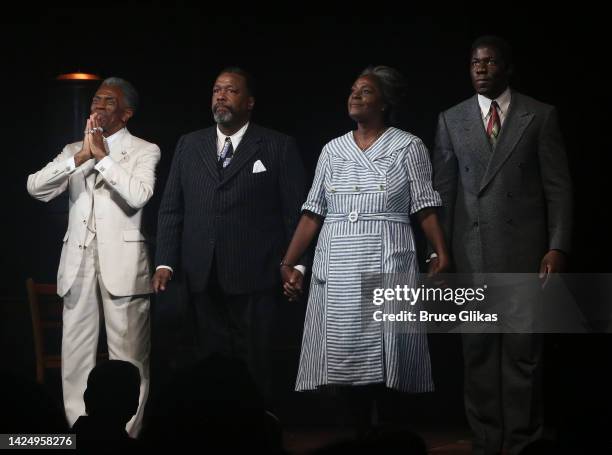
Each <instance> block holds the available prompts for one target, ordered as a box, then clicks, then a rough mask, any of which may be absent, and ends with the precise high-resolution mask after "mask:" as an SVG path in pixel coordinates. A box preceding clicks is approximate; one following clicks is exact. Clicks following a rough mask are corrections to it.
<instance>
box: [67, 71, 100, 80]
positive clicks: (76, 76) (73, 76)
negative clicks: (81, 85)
mask: <svg viewBox="0 0 612 455" xmlns="http://www.w3.org/2000/svg"><path fill="white" fill-rule="evenodd" d="M56 79H57V80H63V81H65V80H81V81H99V80H101V79H102V78H101V77H100V76H97V75H95V74H89V73H67V74H60V75H59V76H57V77H56Z"/></svg>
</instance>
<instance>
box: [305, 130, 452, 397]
mask: <svg viewBox="0 0 612 455" xmlns="http://www.w3.org/2000/svg"><path fill="white" fill-rule="evenodd" d="M441 203H442V202H441V199H440V196H439V195H438V193H437V192H435V191H434V190H433V187H432V183H431V163H430V161H429V154H428V152H427V149H426V147H425V145H424V144H423V142H422V141H421V140H420V139H419V138H418V137H416V136H413V135H412V134H410V133H407V132H405V131H402V130H399V129H397V128H389V129H387V130H386V131H385V132H384V133H383V134H382V136H381V137H380V138H378V140H377V141H376V142H375V143H374V144H373V145H372V146H371V147H369V148H368V149H367V150H365V151H361V150H360V149H359V148H358V147H357V145H356V143H355V141H354V139H353V133H352V132H349V133H347V134H345V135H344V136H341V137H338V138H336V139H334V140H332V141H331V142H329V143H328V144H326V145H325V147H324V148H323V151H322V152H321V155H320V157H319V162H318V165H317V169H316V173H315V178H314V181H313V184H312V188H311V189H310V193H309V194H308V199H307V201H306V202H305V203H304V205H303V206H302V209H303V210H308V211H311V212H313V213H316V214H318V215H320V216H322V217H325V221H324V223H323V227H322V229H321V233H320V235H319V241H318V243H317V247H316V250H315V257H314V262H313V267H312V282H311V286H310V298H309V300H308V309H307V311H306V320H305V323H304V336H303V340H302V352H301V356H300V366H299V370H298V376H297V383H296V390H309V389H315V388H317V387H318V386H321V385H324V384H336V385H341V384H342V385H364V384H373V383H383V384H386V386H387V387H390V388H394V389H398V390H401V391H406V392H426V391H430V390H432V389H433V382H432V378H431V365H430V360H429V349H428V346H427V337H426V335H425V334H424V333H418V332H411V333H406V332H405V331H397V330H387V329H388V328H389V326H388V325H387V324H363V318H364V317H368V316H367V314H365V313H364V309H366V308H367V309H368V310H371V309H372V307H371V299H372V296H371V295H370V296H367V295H366V296H363V295H362V292H361V289H362V285H364V283H363V281H364V280H367V277H368V276H369V275H367V274H380V273H394V274H403V275H404V276H405V277H406V279H405V284H409V285H415V284H416V279H417V273H418V266H417V258H416V251H415V243H414V237H413V234H412V230H411V228H410V219H409V214H413V213H415V212H417V211H419V210H421V209H423V208H425V207H432V206H439V205H441ZM364 274H365V275H364ZM365 284H367V283H365ZM368 299H369V300H370V306H367V305H368V301H367V300H368ZM372 312H373V311H369V317H370V319H371V315H372ZM366 313H367V311H366ZM389 324H391V323H389ZM394 324H397V323H394ZM385 327H387V329H385Z"/></svg>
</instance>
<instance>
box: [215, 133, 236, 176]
mask: <svg viewBox="0 0 612 455" xmlns="http://www.w3.org/2000/svg"><path fill="white" fill-rule="evenodd" d="M233 155H234V147H233V146H232V139H231V138H229V137H226V138H225V143H224V144H223V148H222V149H221V153H219V161H217V167H218V168H219V170H220V171H221V170H223V169H225V168H226V167H227V166H228V165H229V164H230V161H232V156H233Z"/></svg>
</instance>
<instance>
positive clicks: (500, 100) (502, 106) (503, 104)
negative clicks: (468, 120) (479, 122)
mask: <svg viewBox="0 0 612 455" xmlns="http://www.w3.org/2000/svg"><path fill="white" fill-rule="evenodd" d="M511 98H512V94H511V92H510V87H506V90H504V92H503V93H502V94H501V95H499V96H498V97H497V98H495V99H494V100H492V99H490V98H487V97H486V96H483V95H480V94H479V95H478V104H479V105H480V110H481V112H482V118H485V117H486V116H487V115H489V110H490V109H491V103H492V102H493V101H497V105H498V106H499V111H500V112H499V115H500V117H503V118H505V117H506V115H507V114H508V108H509V107H510V99H511Z"/></svg>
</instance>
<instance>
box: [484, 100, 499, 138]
mask: <svg viewBox="0 0 612 455" xmlns="http://www.w3.org/2000/svg"><path fill="white" fill-rule="evenodd" d="M497 109H499V106H498V105H497V101H492V102H491V108H490V109H489V123H488V124H487V136H488V137H489V142H490V143H491V145H492V146H493V147H495V144H497V138H498V136H499V130H500V129H501V122H500V120H499V114H498V112H497Z"/></svg>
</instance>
